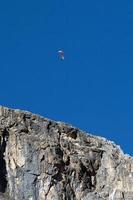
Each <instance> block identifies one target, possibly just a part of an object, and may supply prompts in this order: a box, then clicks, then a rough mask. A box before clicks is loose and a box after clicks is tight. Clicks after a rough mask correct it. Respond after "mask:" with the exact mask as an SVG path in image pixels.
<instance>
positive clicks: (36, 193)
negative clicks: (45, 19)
mask: <svg viewBox="0 0 133 200" xmlns="http://www.w3.org/2000/svg"><path fill="white" fill-rule="evenodd" d="M7 199H8V200H133V158H132V157H130V156H128V155H124V153H123V152H122V150H121V149H120V148H119V147H118V146H116V145H115V144H114V143H113V142H110V141H107V140H106V139H104V138H101V137H96V136H93V135H91V134H87V133H84V132H83V131H81V130H79V129H77V128H75V127H72V126H70V125H67V124H65V123H62V122H55V121H51V120H49V119H46V118H43V117H41V116H38V115H35V114H32V113H30V112H25V111H20V110H12V109H8V108H5V107H0V200H7Z"/></svg>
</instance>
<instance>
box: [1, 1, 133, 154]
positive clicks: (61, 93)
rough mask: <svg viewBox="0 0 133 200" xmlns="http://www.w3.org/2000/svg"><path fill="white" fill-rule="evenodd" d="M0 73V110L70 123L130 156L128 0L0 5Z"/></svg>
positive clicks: (132, 92) (132, 66) (132, 69)
mask: <svg viewBox="0 0 133 200" xmlns="http://www.w3.org/2000/svg"><path fill="white" fill-rule="evenodd" d="M60 49H63V50H64V52H65V60H64V61H61V60H59V59H58V55H57V51H58V50H60ZM0 72H1V73H0V74H1V77H0V104H1V105H3V106H8V107H11V108H19V109H24V110H29V111H32V112H33V113H38V114H41V115H43V116H45V117H47V118H50V119H54V120H61V121H65V122H67V123H70V124H73V125H74V126H77V127H79V128H81V129H83V130H85V131H87V132H92V133H94V134H96V135H100V136H104V137H106V138H107V139H110V140H113V141H115V143H117V144H119V145H120V146H121V147H122V149H123V150H124V152H125V153H129V154H131V155H133V151H132V150H133V145H132V143H133V135H132V134H133V1H132V0H129V1H125V0H118V1H114V0H112V1H107V0H103V1H99V0H95V1H89V0H84V1H77V0H73V1H68V0H45V1H44V0H38V1H35V0H32V1H31V0H28V1H26V0H23V1H14V0H13V1H10V0H6V1H0Z"/></svg>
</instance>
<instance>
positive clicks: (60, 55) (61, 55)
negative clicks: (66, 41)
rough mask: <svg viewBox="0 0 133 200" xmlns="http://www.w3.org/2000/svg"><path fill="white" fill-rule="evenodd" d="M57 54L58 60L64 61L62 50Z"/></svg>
mask: <svg viewBox="0 0 133 200" xmlns="http://www.w3.org/2000/svg"><path fill="white" fill-rule="evenodd" d="M58 54H59V58H60V59H61V60H64V58H65V57H64V51H62V50H59V51H58Z"/></svg>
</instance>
